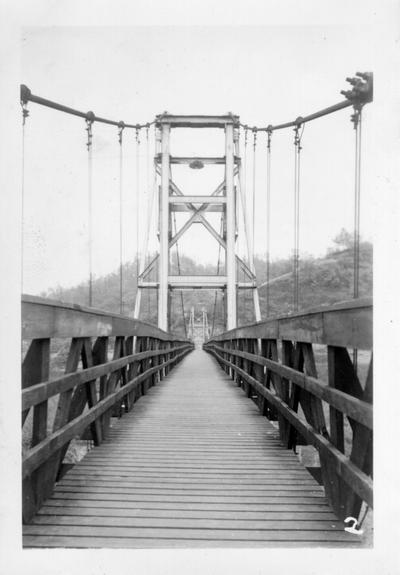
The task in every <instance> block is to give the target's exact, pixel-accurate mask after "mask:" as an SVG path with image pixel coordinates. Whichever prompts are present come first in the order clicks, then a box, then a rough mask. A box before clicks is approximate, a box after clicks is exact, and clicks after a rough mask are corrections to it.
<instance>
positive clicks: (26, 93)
mask: <svg viewBox="0 0 400 575" xmlns="http://www.w3.org/2000/svg"><path fill="white" fill-rule="evenodd" d="M21 101H23V102H34V103H35V104H39V105H40V106H45V107H46V108H52V109H53V110H58V111H59V112H64V113H65V114H71V115H72V116H78V117H79V118H87V114H88V113H87V112H82V111H80V110H75V109H74V108H70V107H69V106H64V104H59V103H58V102H53V100H48V99H47V98H42V97H41V96H35V95H34V94H32V92H31V91H30V90H29V88H28V87H27V86H25V85H23V84H22V85H21ZM93 121H94V122H100V123H102V124H109V125H111V126H121V125H123V126H124V127H125V128H132V129H138V128H147V127H148V126H151V125H152V124H154V123H155V120H153V121H152V122H147V123H145V124H125V122H121V121H120V122H117V121H115V120H109V119H107V118H101V117H100V116H96V115H94V116H93Z"/></svg>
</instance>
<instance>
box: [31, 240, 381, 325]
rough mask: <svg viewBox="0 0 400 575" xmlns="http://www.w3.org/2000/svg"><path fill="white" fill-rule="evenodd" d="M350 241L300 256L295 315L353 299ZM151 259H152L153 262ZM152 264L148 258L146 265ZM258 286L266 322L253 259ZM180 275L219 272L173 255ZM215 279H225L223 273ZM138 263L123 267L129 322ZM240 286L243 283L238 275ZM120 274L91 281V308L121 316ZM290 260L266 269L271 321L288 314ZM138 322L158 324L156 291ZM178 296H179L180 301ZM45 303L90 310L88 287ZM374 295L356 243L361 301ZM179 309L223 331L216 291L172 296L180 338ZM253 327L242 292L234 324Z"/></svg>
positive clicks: (365, 255) (364, 246) (365, 257)
mask: <svg viewBox="0 0 400 575" xmlns="http://www.w3.org/2000/svg"><path fill="white" fill-rule="evenodd" d="M353 243H354V241H353V236H352V235H351V234H350V233H349V232H347V231H346V230H344V229H343V230H341V231H340V233H339V234H338V235H337V236H336V237H335V238H334V239H333V245H332V247H330V248H329V249H328V251H327V253H326V255H325V256H324V257H322V258H314V257H313V256H310V255H304V254H302V255H301V258H300V268H299V270H300V271H299V309H300V310H305V309H309V308H313V307H316V306H318V305H323V304H333V303H336V302H340V301H345V300H349V299H352V297H353V277H354V268H353V266H354V263H353V262H354V259H353ZM152 257H154V256H152ZM149 261H151V258H150V259H149ZM254 263H255V268H256V275H257V283H258V285H259V286H260V288H259V296H260V307H261V314H262V318H263V319H264V318H266V317H267V286H266V285H265V282H266V279H267V270H266V262H265V259H263V258H261V257H256V258H255V262H254ZM179 271H180V273H181V274H182V275H214V274H216V273H217V268H216V266H215V265H212V264H198V263H197V262H195V261H194V260H192V259H191V258H188V257H187V256H183V255H181V256H180V258H179V265H178V261H177V257H176V254H175V253H174V254H173V255H172V259H171V272H172V273H173V274H178V273H179ZM219 273H220V274H221V275H222V274H223V273H224V270H223V268H222V269H220V271H219ZM136 277H137V262H136V261H135V262H130V263H127V264H125V265H124V267H123V278H124V279H123V293H124V307H123V313H124V314H126V315H130V316H133V310H134V305H135V298H136ZM149 279H151V280H153V281H155V280H156V266H155V270H153V272H151V276H150V278H149ZM238 279H239V281H243V277H242V276H241V275H240V274H239V275H238ZM119 282H120V276H119V272H113V273H111V274H108V275H106V276H103V277H100V278H95V279H94V282H93V307H96V308H99V309H103V310H106V311H110V312H113V313H119V311H120V303H119V285H120V284H119ZM292 290H293V276H292V259H291V258H282V259H277V260H274V261H272V262H271V264H270V289H269V308H270V309H269V316H276V315H284V314H287V313H290V312H291V311H292V309H293V308H292V301H293V293H292ZM143 291H144V294H143V296H142V305H141V319H142V320H143V321H147V322H150V323H153V324H154V323H156V322H157V293H156V290H155V289H150V290H143ZM181 293H182V295H181ZM42 295H45V296H46V297H49V298H52V299H57V300H63V301H68V302H71V303H75V304H80V305H87V304H88V284H87V283H82V284H80V285H77V286H75V287H72V288H61V287H57V288H55V289H53V290H49V291H48V292H47V293H46V294H42ZM371 295H372V245H371V243H370V242H366V241H361V242H360V280H359V297H365V296H371ZM182 300H183V308H184V313H185V318H186V323H187V322H188V319H189V314H190V310H191V308H192V307H194V309H195V315H196V316H199V315H201V312H202V310H203V309H205V310H206V311H207V314H208V318H209V324H210V327H212V324H213V323H214V330H215V332H219V331H223V329H224V310H223V303H222V302H223V297H222V294H221V293H220V292H217V293H216V292H215V290H197V291H189V290H188V291H183V292H172V293H171V317H170V325H171V330H174V331H178V332H180V333H182V334H183V333H184V324H183V312H182ZM254 321H255V318H254V311H253V304H252V295H251V293H250V291H249V290H240V292H239V295H238V323H239V325H244V324H247V323H252V322H254Z"/></svg>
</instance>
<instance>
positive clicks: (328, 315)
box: [210, 298, 373, 349]
mask: <svg viewBox="0 0 400 575" xmlns="http://www.w3.org/2000/svg"><path fill="white" fill-rule="evenodd" d="M300 334H301V336H300ZM294 335H296V337H297V336H298V337H297V339H298V338H299V337H301V339H298V341H303V342H310V343H320V344H325V345H337V346H343V347H353V348H358V349H372V336H373V333H372V298H360V299H357V300H350V301H346V302H342V303H338V304H334V305H330V306H320V307H317V308H312V309H309V310H306V311H302V312H298V313H295V314H291V315H285V316H277V317H272V318H270V319H268V320H265V321H261V322H257V323H253V324H249V325H246V326H243V327H238V328H235V329H232V330H230V331H227V332H224V333H222V334H219V335H217V336H214V337H213V338H212V341H225V340H231V339H238V338H272V339H288V340H290V339H292V336H294ZM294 339H295V338H294ZM210 341H211V340H210Z"/></svg>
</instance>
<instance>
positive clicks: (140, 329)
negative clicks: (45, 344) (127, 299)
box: [21, 294, 186, 341]
mask: <svg viewBox="0 0 400 575" xmlns="http://www.w3.org/2000/svg"><path fill="white" fill-rule="evenodd" d="M21 301H22V339H36V338H43V337H76V336H77V335H78V334H79V336H80V337H100V336H115V335H119V336H122V335H125V336H128V335H134V336H135V335H140V336H142V337H155V338H157V339H159V340H161V341H171V340H173V341H186V339H185V338H184V337H182V336H180V335H177V334H171V333H168V332H166V331H164V330H162V329H159V328H158V327H156V326H154V325H152V324H150V323H146V322H144V321H140V320H138V319H133V318H131V317H128V316H125V315H120V314H116V313H110V312H106V311H104V310H100V309H96V308H91V307H85V306H81V305H78V304H70V303H66V302H63V301H58V300H52V299H48V298H42V297H38V296H31V295H27V294H24V295H23V296H22V300H21Z"/></svg>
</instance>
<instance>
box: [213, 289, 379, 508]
mask: <svg viewBox="0 0 400 575" xmlns="http://www.w3.org/2000/svg"><path fill="white" fill-rule="evenodd" d="M313 344H320V345H323V346H326V348H327V368H328V376H327V380H328V381H327V382H325V381H321V380H320V379H318V373H317V367H316V361H315V354H314V351H315V350H314V348H313ZM349 348H350V350H352V349H359V350H371V354H370V358H368V359H369V362H368V370H367V375H366V377H365V383H364V384H361V382H360V379H361V378H359V376H358V374H357V372H356V370H355V368H354V365H353V362H352V360H351V351H350V352H349ZM204 349H205V350H207V351H208V352H210V353H212V354H213V355H214V356H215V357H216V359H217V360H218V362H219V363H220V365H221V367H222V368H223V369H224V370H225V371H226V372H227V373H228V374H229V375H230V376H231V377H232V379H234V380H236V382H237V384H238V385H240V386H241V387H243V389H244V390H245V391H246V392H247V395H248V396H249V397H251V396H253V397H254V398H257V400H258V402H259V406H260V409H261V410H262V413H263V414H264V415H266V416H267V417H268V418H269V419H272V420H278V424H279V433H280V437H281V440H282V442H283V444H284V445H285V446H286V447H287V448H288V449H295V448H296V445H301V444H303V445H307V444H308V445H312V446H313V447H315V448H316V449H317V450H318V452H319V459H320V466H321V469H320V471H321V478H322V482H323V484H324V487H325V491H326V495H327V497H328V499H329V501H330V503H331V505H332V507H333V509H334V511H335V512H336V514H337V515H338V516H339V517H340V518H345V517H347V516H350V515H351V516H355V517H357V515H358V514H359V513H360V509H361V505H362V502H363V501H364V502H365V503H366V504H367V505H369V506H370V507H372V504H373V490H372V424H373V410H372V379H373V370H372V301H371V300H369V299H368V300H355V301H351V302H346V303H344V304H338V305H334V306H331V307H325V308H319V309H316V310H312V311H308V312H307V313H298V314H295V315H291V316H285V317H282V318H274V319H271V320H268V321H264V322H260V323H257V324H254V325H250V326H245V327H240V328H237V329H234V330H231V331H229V332H226V333H224V334H222V335H219V336H217V337H214V338H213V339H212V340H209V341H208V342H207V343H206V344H205V345H204ZM299 408H301V412H299ZM324 408H325V409H324ZM345 418H347V420H348V423H349V425H348V426H347V425H346V423H345ZM326 419H329V425H328V424H327V423H326Z"/></svg>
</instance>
